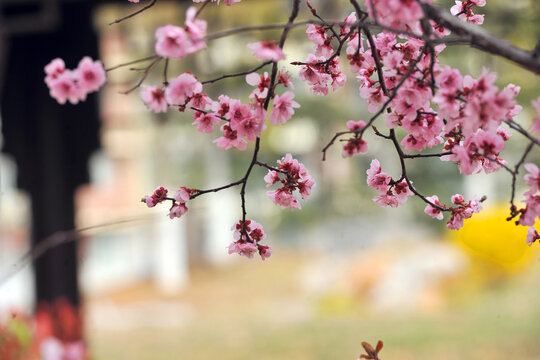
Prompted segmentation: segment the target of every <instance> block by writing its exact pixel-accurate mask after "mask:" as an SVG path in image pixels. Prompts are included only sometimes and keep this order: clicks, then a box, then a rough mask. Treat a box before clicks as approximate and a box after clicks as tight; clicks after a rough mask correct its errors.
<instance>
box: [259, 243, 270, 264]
mask: <svg viewBox="0 0 540 360" xmlns="http://www.w3.org/2000/svg"><path fill="white" fill-rule="evenodd" d="M257 249H258V251H259V255H260V256H261V259H263V261H264V260H266V259H268V258H269V257H270V255H272V248H271V247H270V246H266V245H257Z"/></svg>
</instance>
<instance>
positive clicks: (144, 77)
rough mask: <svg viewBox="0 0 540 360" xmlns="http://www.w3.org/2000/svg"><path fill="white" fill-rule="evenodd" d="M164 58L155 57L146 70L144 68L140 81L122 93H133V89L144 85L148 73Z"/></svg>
mask: <svg viewBox="0 0 540 360" xmlns="http://www.w3.org/2000/svg"><path fill="white" fill-rule="evenodd" d="M161 59H162V58H157V59H155V60H154V61H152V62H151V63H150V65H148V67H147V68H146V70H144V72H143V75H142V76H141V78H140V79H139V81H138V82H137V84H135V85H134V86H133V87H132V88H130V89H128V90H126V91H121V92H120V94H124V95H127V94H129V93H131V92H132V91H133V90H135V89H137V88H138V87H139V86H141V85H142V83H143V81H144V80H145V79H146V77H147V76H148V74H149V73H150V70H151V69H152V68H153V67H154V65H156V64H157V63H158V62H160V61H161Z"/></svg>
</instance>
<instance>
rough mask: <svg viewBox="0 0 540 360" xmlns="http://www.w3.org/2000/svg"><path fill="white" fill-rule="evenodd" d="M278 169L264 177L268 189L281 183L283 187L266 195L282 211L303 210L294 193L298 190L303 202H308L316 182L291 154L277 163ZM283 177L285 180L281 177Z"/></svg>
mask: <svg viewBox="0 0 540 360" xmlns="http://www.w3.org/2000/svg"><path fill="white" fill-rule="evenodd" d="M277 163H278V165H279V166H278V168H277V169H276V170H277V171H276V170H269V171H268V174H267V175H266V176H265V177H264V181H265V182H266V187H270V186H272V185H274V184H275V183H281V184H282V187H280V188H279V189H277V190H273V191H268V192H267V193H266V195H268V197H269V198H270V199H271V200H272V201H273V202H274V204H276V205H279V206H280V207H281V208H282V209H285V208H287V207H289V208H291V209H292V210H294V209H301V208H302V206H301V205H300V203H299V202H298V200H297V199H296V198H295V197H294V195H293V192H294V191H296V190H298V192H299V194H300V196H301V197H302V200H306V199H307V197H308V196H309V195H311V189H312V188H313V187H314V186H315V181H314V180H313V178H312V177H311V176H310V175H309V172H308V170H307V169H306V167H305V166H304V164H302V163H300V162H298V160H296V159H293V157H292V155H291V154H286V155H285V156H284V157H282V158H281V160H278V161H277ZM280 175H283V178H281V177H280Z"/></svg>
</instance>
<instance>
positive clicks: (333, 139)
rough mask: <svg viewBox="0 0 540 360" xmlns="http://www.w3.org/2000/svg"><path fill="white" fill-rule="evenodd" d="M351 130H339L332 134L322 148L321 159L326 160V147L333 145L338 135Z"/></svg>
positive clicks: (350, 132)
mask: <svg viewBox="0 0 540 360" xmlns="http://www.w3.org/2000/svg"><path fill="white" fill-rule="evenodd" d="M352 133H353V131H350V130H349V131H340V132H337V133H335V134H334V136H333V137H332V139H331V140H330V141H329V142H328V144H326V145H325V146H324V147H323V149H322V154H323V155H322V161H326V152H327V151H328V149H329V148H330V147H331V146H332V145H334V142H335V141H336V140H337V138H338V137H340V136H341V135H345V134H352Z"/></svg>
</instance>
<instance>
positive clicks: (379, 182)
mask: <svg viewBox="0 0 540 360" xmlns="http://www.w3.org/2000/svg"><path fill="white" fill-rule="evenodd" d="M366 173H367V176H368V177H367V183H368V185H369V186H371V187H372V188H374V189H376V190H377V191H379V193H381V194H385V193H386V191H387V187H388V184H389V183H390V181H392V178H391V177H390V176H388V174H386V173H383V172H382V171H381V165H380V163H379V160H377V159H373V160H371V165H370V167H369V169H368V170H367V171H366Z"/></svg>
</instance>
